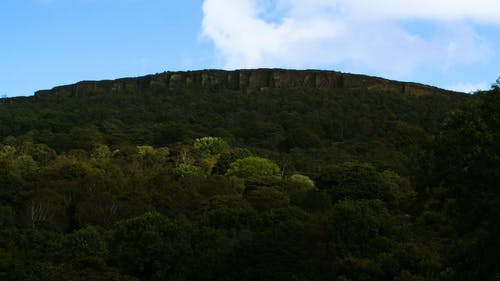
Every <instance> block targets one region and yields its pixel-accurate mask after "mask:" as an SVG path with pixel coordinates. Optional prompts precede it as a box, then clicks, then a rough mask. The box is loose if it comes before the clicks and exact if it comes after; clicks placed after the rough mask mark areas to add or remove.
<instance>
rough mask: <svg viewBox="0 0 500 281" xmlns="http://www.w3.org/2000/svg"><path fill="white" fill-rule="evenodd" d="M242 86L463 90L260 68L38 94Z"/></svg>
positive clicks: (169, 74)
mask: <svg viewBox="0 0 500 281" xmlns="http://www.w3.org/2000/svg"><path fill="white" fill-rule="evenodd" d="M183 88H187V89H203V90H221V89H228V90H239V91H244V92H249V93H251V92H256V91H266V90H269V89H290V88H294V89H297V88H306V89H315V90H319V91H342V90H362V91H368V92H381V91H383V92H390V93H406V94H410V95H416V96H423V95H432V94H445V95H448V94H463V93H461V92H455V91H450V90H445V89H441V88H438V87H434V86H429V85H425V84H420V83H415V82H402V81H395V80H389V79H385V78H381V77H375V76H369V75H364V74H352V73H342V72H338V71H330V70H291V69H279V68H259V69H240V70H218V69H207V70H193V71H166V72H163V73H157V74H150V75H145V76H139V77H128V78H119V79H115V80H94V81H80V82H77V83H74V84H69V85H62V86H56V87H54V88H52V89H47V90H39V91H36V92H35V97H37V98H40V97H43V96H46V95H69V96H74V95H81V94H85V93H106V92H123V91H126V92H153V93H159V92H164V91H165V90H166V89H167V90H178V89H183Z"/></svg>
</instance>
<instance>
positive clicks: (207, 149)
mask: <svg viewBox="0 0 500 281" xmlns="http://www.w3.org/2000/svg"><path fill="white" fill-rule="evenodd" d="M194 148H196V149H198V150H200V151H201V152H203V153H206V154H210V155H214V156H216V155H220V154H221V153H223V152H225V151H227V150H228V149H229V144H227V142H226V141H225V140H224V139H223V138H220V137H203V138H198V139H196V140H195V141H194Z"/></svg>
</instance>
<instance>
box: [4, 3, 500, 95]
mask: <svg viewBox="0 0 500 281" xmlns="http://www.w3.org/2000/svg"><path fill="white" fill-rule="evenodd" d="M498 11H500V1H497V0H475V1H470V0H420V1H416V0H407V1H400V0H372V1H366V0H364V1H362V0H183V1H173V0H3V1H1V2H0V36H1V38H2V40H1V44H0V95H7V96H19V95H32V94H33V92H34V91H36V90H39V89H48V88H52V87H54V86H58V85H63V84H69V83H75V82H78V81H81V80H102V79H115V78H120V77H133V76H140V75H146V74H151V73H157V72H163V71H167V70H196V69H213V68H222V69H239V68H256V67H282V68H294V69H327V70H337V71H342V72H351V73H363V74H368V75H376V76H382V77H386V78H390V79H397V80H404V81H415V82H420V83H425V84H430V85H434V86H439V87H443V88H448V89H455V90H462V91H472V90H476V89H479V88H488V87H489V85H490V84H491V83H493V82H494V81H495V80H496V79H497V77H498V76H500V17H499V16H498Z"/></svg>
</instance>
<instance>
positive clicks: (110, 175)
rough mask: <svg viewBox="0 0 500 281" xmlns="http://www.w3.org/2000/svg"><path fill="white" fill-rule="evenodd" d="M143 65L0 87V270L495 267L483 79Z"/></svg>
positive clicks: (370, 275)
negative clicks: (285, 78)
mask: <svg viewBox="0 0 500 281" xmlns="http://www.w3.org/2000/svg"><path fill="white" fill-rule="evenodd" d="M160 78H161V76H158V77H155V78H154V77H143V78H137V79H131V80H127V79H126V80H124V81H121V82H116V83H123V84H120V85H128V86H127V87H125V86H123V87H121V88H120V87H116V88H112V87H108V88H106V87H104V86H102V84H106V83H108V82H99V83H96V85H95V87H94V86H92V87H91V88H89V89H86V90H84V91H83V90H75V91H72V90H67V92H64V91H63V92H58V93H57V94H47V95H39V96H37V97H29V98H16V99H4V100H2V103H1V104H0V107H1V108H0V120H2V122H0V139H1V140H2V144H1V145H0V279H1V280H28V281H30V280H127V281H138V280H145V281H146V280H147V281H150V280H151V281H153V280H228V281H229V280H431V281H432V280H436V281H437V280H443V281H444V280H488V281H489V280H491V281H493V280H496V279H497V277H498V276H499V274H500V268H499V264H498V262H497V261H498V260H500V256H499V252H498V250H497V249H499V248H500V242H499V241H500V239H499V238H498V237H500V228H499V226H498V221H500V217H499V214H500V199H499V198H500V194H499V189H498V188H497V185H498V184H497V183H498V182H499V181H500V173H499V169H498V167H500V163H499V159H500V156H499V151H500V147H499V144H500V133H499V132H500V115H499V114H500V113H499V112H500V98H499V97H500V92H499V90H498V85H494V86H493V87H492V89H491V90H490V91H486V92H478V93H475V94H474V95H470V96H467V95H460V94H450V93H443V94H429V95H414V94H409V93H406V92H405V93H400V94H397V93H394V92H386V91H384V90H383V89H381V90H376V91H375V92H374V91H365V90H364V89H363V88H342V89H341V88H339V89H334V90H331V91H320V90H317V89H314V88H302V87H300V86H297V87H291V88H286V89H283V88H281V89H280V88H270V89H267V90H264V89H263V90H261V91H255V92H251V93H250V92H245V91H240V90H230V89H225V88H202V89H199V88H196V87H187V86H186V87H173V85H170V86H172V87H170V86H169V85H167V84H165V83H168V82H167V81H163V80H161V79H160ZM155 79H156V80H155ZM238 81H239V80H238ZM153 82H154V83H156V84H155V85H156V86H155V87H154V89H155V90H153V87H152V86H151V85H152V84H151V83H153ZM113 83H115V82H113ZM130 83H132V84H130ZM154 83H153V84H154ZM106 85H107V84H106ZM117 85H118V84H117ZM131 85H132V86H133V87H132V86H131ZM298 85H299V84H298ZM82 87H83V86H82ZM101 87H104V88H101ZM63 89H66V88H63ZM68 89H69V88H68ZM82 91H83V92H82ZM139 93H140V94H139ZM447 112H449V113H447ZM204 136H206V137H204ZM210 136H212V137H210ZM213 136H217V137H213ZM228 143H230V144H231V146H229V145H228Z"/></svg>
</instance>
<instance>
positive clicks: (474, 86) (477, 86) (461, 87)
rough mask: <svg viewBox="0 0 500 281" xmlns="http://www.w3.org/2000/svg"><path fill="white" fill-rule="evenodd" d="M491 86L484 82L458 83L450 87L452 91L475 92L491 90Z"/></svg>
mask: <svg viewBox="0 0 500 281" xmlns="http://www.w3.org/2000/svg"><path fill="white" fill-rule="evenodd" d="M490 88H491V84H488V83H486V82H482V83H458V84H456V85H453V86H451V87H449V89H450V90H452V91H457V92H463V93H473V92H476V91H479V90H489V89H490Z"/></svg>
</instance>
